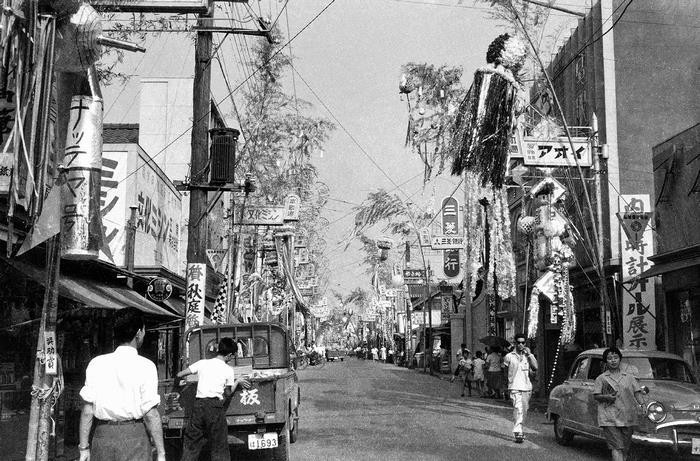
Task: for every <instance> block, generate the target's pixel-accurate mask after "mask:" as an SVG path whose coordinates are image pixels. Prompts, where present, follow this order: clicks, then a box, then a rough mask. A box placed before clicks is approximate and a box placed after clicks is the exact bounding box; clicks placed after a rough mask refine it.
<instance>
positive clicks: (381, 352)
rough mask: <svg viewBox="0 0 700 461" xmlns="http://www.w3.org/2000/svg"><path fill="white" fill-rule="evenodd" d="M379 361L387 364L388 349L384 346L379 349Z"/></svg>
mask: <svg viewBox="0 0 700 461" xmlns="http://www.w3.org/2000/svg"><path fill="white" fill-rule="evenodd" d="M379 359H380V360H381V361H382V362H384V363H386V347H385V346H382V347H380V348H379Z"/></svg>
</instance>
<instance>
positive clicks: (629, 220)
mask: <svg viewBox="0 0 700 461" xmlns="http://www.w3.org/2000/svg"><path fill="white" fill-rule="evenodd" d="M652 215H653V213H652V212H651V211H628V212H623V213H617V219H619V220H620V224H621V226H622V230H623V231H625V235H626V236H627V239H628V240H629V242H630V245H632V248H633V249H637V248H638V247H639V244H640V243H641V242H642V240H644V233H645V232H646V230H647V225H648V224H649V221H650V220H651V217H652Z"/></svg>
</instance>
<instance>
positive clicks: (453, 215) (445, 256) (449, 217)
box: [431, 197, 461, 279]
mask: <svg viewBox="0 0 700 461" xmlns="http://www.w3.org/2000/svg"><path fill="white" fill-rule="evenodd" d="M458 231H459V203H458V202H457V199H456V198H454V197H445V198H444V199H443V200H442V234H443V236H446V237H457V234H458ZM457 238H459V237H457ZM431 243H433V242H431ZM433 248H435V247H433ZM459 248H461V246H459V247H457V249H454V248H452V249H446V250H445V251H443V253H442V270H443V273H444V274H445V277H446V278H448V279H451V278H454V277H457V276H458V275H459V271H460V258H459Z"/></svg>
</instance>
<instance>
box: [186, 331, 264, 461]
mask: <svg viewBox="0 0 700 461" xmlns="http://www.w3.org/2000/svg"><path fill="white" fill-rule="evenodd" d="M237 348H238V347H237V345H236V343H235V342H234V341H233V339H231V338H223V339H221V341H219V347H218V349H217V352H216V357H214V358H211V359H204V360H199V361H197V362H195V363H193V364H192V365H190V366H189V367H187V368H186V369H184V370H182V371H181V372H179V373H178V374H177V377H178V378H184V377H185V376H188V375H192V374H196V375H197V376H198V380H197V393H196V395H195V400H194V409H193V410H192V416H191V417H190V420H189V422H188V423H187V427H186V428H185V433H184V437H183V446H182V458H181V460H182V461H196V460H198V459H199V454H200V452H201V451H202V448H204V446H205V445H206V443H207V442H209V445H210V447H211V460H212V461H230V459H231V455H230V453H229V447H228V425H227V423H226V409H227V408H228V406H229V404H230V403H231V397H233V393H234V391H235V390H236V388H237V387H238V386H239V385H240V386H242V387H244V388H246V389H248V388H250V381H249V380H248V379H246V378H245V377H242V378H239V379H236V377H235V375H234V373H233V368H231V367H230V366H229V365H228V362H229V361H230V360H231V359H233V357H234V356H235V355H236V350H237Z"/></svg>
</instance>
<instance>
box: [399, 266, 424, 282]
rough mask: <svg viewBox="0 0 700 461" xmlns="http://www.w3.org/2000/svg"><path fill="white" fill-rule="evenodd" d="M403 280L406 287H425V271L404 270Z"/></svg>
mask: <svg viewBox="0 0 700 461" xmlns="http://www.w3.org/2000/svg"><path fill="white" fill-rule="evenodd" d="M403 280H404V283H405V284H406V285H425V280H426V277H425V270H423V269H404V270H403Z"/></svg>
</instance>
